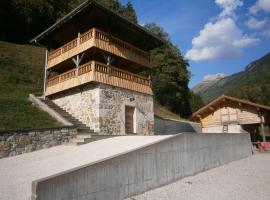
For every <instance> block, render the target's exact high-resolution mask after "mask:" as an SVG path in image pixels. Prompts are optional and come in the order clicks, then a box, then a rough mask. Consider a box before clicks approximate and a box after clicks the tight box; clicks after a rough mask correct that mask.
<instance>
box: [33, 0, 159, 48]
mask: <svg viewBox="0 0 270 200" xmlns="http://www.w3.org/2000/svg"><path fill="white" fill-rule="evenodd" d="M91 26H95V27H96V28H100V29H108V31H107V32H109V33H111V34H112V35H115V36H116V37H117V36H121V39H124V40H126V41H127V42H130V43H132V44H135V45H136V46H139V47H140V48H141V49H144V50H151V49H154V48H156V47H159V46H161V45H163V44H164V40H162V39H161V38H159V37H157V36H156V35H154V34H153V33H151V32H150V31H148V30H146V29H145V28H143V27H142V26H140V25H137V24H135V23H133V22H131V21H129V20H127V19H125V18H123V17H122V16H120V15H119V14H117V13H116V12H114V11H112V10H110V9H108V8H106V7H104V6H103V5H101V4H100V3H98V2H96V1H95V0H86V1H85V2H83V3H82V4H80V5H79V6H78V7H77V8H75V9H74V10H72V11H71V12H70V13H68V14H67V15H66V16H64V17H63V18H62V19H60V20H58V21H57V22H56V23H55V24H53V25H52V26H50V27H49V28H47V29H46V30H45V31H43V32H42V33H40V34H39V35H37V36H36V37H35V38H33V39H31V40H30V42H31V43H36V44H42V45H47V46H48V45H50V43H52V42H54V43H59V44H63V43H66V42H67V41H68V40H72V39H73V38H72V37H74V36H75V35H77V34H78V30H79V31H82V32H83V31H86V30H88V29H89V28H92V27H91ZM104 31H106V30H104ZM66 40H67V41H66Z"/></svg>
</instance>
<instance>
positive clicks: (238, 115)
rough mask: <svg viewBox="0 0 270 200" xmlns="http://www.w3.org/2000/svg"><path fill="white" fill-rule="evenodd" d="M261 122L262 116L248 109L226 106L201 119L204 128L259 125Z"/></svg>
mask: <svg viewBox="0 0 270 200" xmlns="http://www.w3.org/2000/svg"><path fill="white" fill-rule="evenodd" d="M260 122H261V118H260V114H259V113H258V112H257V111H256V110H254V109H250V108H248V107H241V106H226V107H225V106H224V107H220V108H217V109H216V110H215V111H213V112H212V113H210V114H208V115H206V116H202V117H201V124H202V127H203V128H206V127H213V126H221V125H224V124H230V123H234V124H241V125H243V124H258V123H260Z"/></svg>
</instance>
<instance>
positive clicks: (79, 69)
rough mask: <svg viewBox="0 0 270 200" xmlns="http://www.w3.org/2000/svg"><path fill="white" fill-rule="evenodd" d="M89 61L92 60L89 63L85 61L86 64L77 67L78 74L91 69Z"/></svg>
mask: <svg viewBox="0 0 270 200" xmlns="http://www.w3.org/2000/svg"><path fill="white" fill-rule="evenodd" d="M91 63H92V62H89V63H86V64H84V65H82V66H80V67H79V68H78V75H82V74H85V73H87V72H90V71H91Z"/></svg>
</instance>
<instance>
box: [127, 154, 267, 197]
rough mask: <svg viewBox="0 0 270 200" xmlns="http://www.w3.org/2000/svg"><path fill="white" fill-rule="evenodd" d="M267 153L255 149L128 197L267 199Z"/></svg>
mask: <svg viewBox="0 0 270 200" xmlns="http://www.w3.org/2000/svg"><path fill="white" fill-rule="evenodd" d="M269 166H270V153H258V154H255V155H253V156H252V157H248V158H245V159H242V160H239V161H234V162H232V163H229V164H227V165H223V166H221V167H217V168H215V169H211V170H208V171H206V172H202V173H200V174H197V175H195V176H190V177H186V178H183V179H181V180H179V181H176V182H174V183H172V184H169V185H166V186H163V187H160V188H157V189H154V190H151V191H148V192H146V193H144V194H141V195H137V196H133V197H132V198H128V199H127V200H176V199H177V200H198V199H199V200H217V199H218V200H269V199H270V190H269V185H270V170H269Z"/></svg>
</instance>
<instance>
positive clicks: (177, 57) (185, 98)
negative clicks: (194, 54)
mask: <svg viewBox="0 0 270 200" xmlns="http://www.w3.org/2000/svg"><path fill="white" fill-rule="evenodd" d="M145 28H147V29H148V30H150V31H151V32H153V33H154V34H155V35H157V36H159V37H160V38H162V39H164V40H165V41H166V43H165V45H164V46H162V47H160V48H157V49H154V50H153V51H152V52H151V63H152V65H153V66H154V68H153V69H152V70H151V71H150V72H148V73H149V74H150V75H151V78H152V83H153V91H154V98H155V100H156V101H158V102H159V103H160V104H161V105H163V106H165V107H166V108H168V109H169V110H171V111H173V112H175V113H177V114H179V115H180V116H181V117H188V116H190V115H191V113H192V111H191V105H190V102H189V100H190V90H189V88H188V83H189V79H190V73H189V71H188V70H187V67H188V63H187V62H186V61H185V60H184V58H183V56H182V55H181V52H180V50H179V49H178V48H177V47H176V46H174V45H173V44H172V43H171V41H170V40H169V39H168V34H167V33H166V32H165V31H164V30H163V29H162V28H160V27H159V26H157V25H156V24H154V23H151V24H146V25H145Z"/></svg>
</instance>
